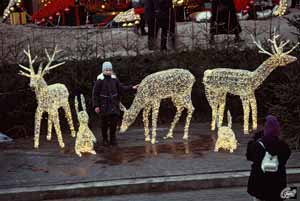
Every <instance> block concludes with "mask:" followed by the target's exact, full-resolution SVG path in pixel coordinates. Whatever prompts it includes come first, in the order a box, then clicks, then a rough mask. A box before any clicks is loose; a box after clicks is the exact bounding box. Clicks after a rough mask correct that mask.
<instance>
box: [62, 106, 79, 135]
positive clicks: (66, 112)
mask: <svg viewBox="0 0 300 201" xmlns="http://www.w3.org/2000/svg"><path fill="white" fill-rule="evenodd" d="M63 108H64V110H65V115H66V118H67V120H68V124H69V126H70V130H71V136H72V137H75V136H76V132H75V129H74V125H73V120H72V113H71V108H70V105H69V103H68V102H67V103H66V104H65V105H64V106H63Z"/></svg>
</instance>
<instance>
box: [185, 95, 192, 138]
mask: <svg viewBox="0 0 300 201" xmlns="http://www.w3.org/2000/svg"><path fill="white" fill-rule="evenodd" d="M185 107H186V108H187V117H186V121H185V126H184V135H183V139H184V140H187V139H188V137H189V127H190V123H191V119H192V116H193V112H194V110H195V109H194V106H193V103H192V99H191V94H189V95H188V96H187V97H186V102H185Z"/></svg>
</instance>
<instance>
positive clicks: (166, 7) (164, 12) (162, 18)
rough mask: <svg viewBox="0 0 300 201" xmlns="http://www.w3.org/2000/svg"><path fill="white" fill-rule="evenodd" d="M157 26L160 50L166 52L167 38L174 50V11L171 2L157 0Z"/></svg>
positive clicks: (170, 0) (169, 0)
mask: <svg viewBox="0 0 300 201" xmlns="http://www.w3.org/2000/svg"><path fill="white" fill-rule="evenodd" d="M158 2H159V12H158V24H159V27H160V28H161V43H160V50H161V51H166V50H167V41H168V37H169V38H170V41H171V45H172V47H173V49H174V48H175V26H176V22H175V10H174V8H173V2H172V0H158Z"/></svg>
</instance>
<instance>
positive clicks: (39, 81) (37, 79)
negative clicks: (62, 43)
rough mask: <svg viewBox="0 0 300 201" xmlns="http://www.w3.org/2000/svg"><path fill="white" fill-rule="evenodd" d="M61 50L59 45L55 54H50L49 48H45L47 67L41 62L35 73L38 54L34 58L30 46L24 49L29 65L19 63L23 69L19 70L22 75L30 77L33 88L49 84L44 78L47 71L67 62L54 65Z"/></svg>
mask: <svg viewBox="0 0 300 201" xmlns="http://www.w3.org/2000/svg"><path fill="white" fill-rule="evenodd" d="M59 52H60V50H57V47H55V49H54V51H53V54H52V55H51V56H50V55H49V53H48V50H47V49H45V53H46V56H47V58H48V63H47V64H46V66H45V67H43V64H44V63H43V62H41V63H40V65H39V69H38V72H37V73H35V70H34V67H33V64H34V63H35V61H36V59H37V56H35V57H34V59H32V56H31V52H30V47H29V46H28V49H27V50H24V53H25V55H26V56H27V57H28V62H29V67H25V66H23V65H21V64H19V66H20V67H21V70H20V71H19V74H20V75H22V76H25V77H28V78H30V83H29V86H30V87H31V88H33V89H36V90H39V89H40V88H41V87H45V86H47V84H46V82H45V80H44V78H43V77H44V75H45V74H46V73H48V72H49V71H50V70H52V69H54V68H56V67H58V66H61V65H63V64H64V63H65V62H61V63H58V64H55V65H52V62H53V61H54V59H55V55H56V54H57V53H59ZM51 65H52V66H51Z"/></svg>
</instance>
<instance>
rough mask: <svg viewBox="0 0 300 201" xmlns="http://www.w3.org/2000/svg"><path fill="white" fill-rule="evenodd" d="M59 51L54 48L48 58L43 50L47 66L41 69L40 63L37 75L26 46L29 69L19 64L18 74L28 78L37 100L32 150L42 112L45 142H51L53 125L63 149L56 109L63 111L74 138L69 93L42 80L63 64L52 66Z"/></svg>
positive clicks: (38, 131)
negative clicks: (45, 127)
mask: <svg viewBox="0 0 300 201" xmlns="http://www.w3.org/2000/svg"><path fill="white" fill-rule="evenodd" d="M59 52H60V51H59V50H57V47H55V49H54V51H53V54H52V55H51V56H50V55H49V53H48V51H47V49H45V53H46V55H47V58H48V63H47V65H46V66H45V67H44V68H43V63H42V62H41V63H40V65H39V69H38V73H37V74H36V73H35V71H34V67H33V64H34V63H35V61H36V59H37V57H35V58H34V59H32V57H31V52H30V47H29V46H28V50H27V51H26V50H24V53H25V55H26V56H27V57H28V61H29V67H25V66H23V65H21V64H19V66H20V68H21V69H20V71H19V74H20V75H22V76H25V77H28V78H30V84H29V86H30V87H31V88H33V89H34V91H35V94H36V99H37V104H38V106H37V109H36V113H35V127H34V148H38V147H39V137H40V126H41V120H42V115H43V113H44V112H46V113H48V134H47V140H51V134H52V126H53V125H54V128H55V131H56V134H57V139H58V143H59V145H60V147H61V148H64V146H65V144H64V142H63V138H62V133H61V129H60V122H59V114H58V109H59V108H61V107H62V108H63V109H64V111H65V115H66V118H67V120H68V123H69V126H70V130H71V135H72V137H75V129H74V125H73V120H72V115H71V109H70V105H69V100H68V99H69V91H68V89H67V87H66V86H65V85H63V84H61V83H56V84H51V85H47V83H46V81H45V80H44V75H45V74H46V73H48V72H49V71H50V70H52V69H54V68H57V67H59V66H61V65H63V64H64V63H65V62H62V63H58V64H55V65H52V62H53V61H54V58H55V55H56V54H57V53H59Z"/></svg>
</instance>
